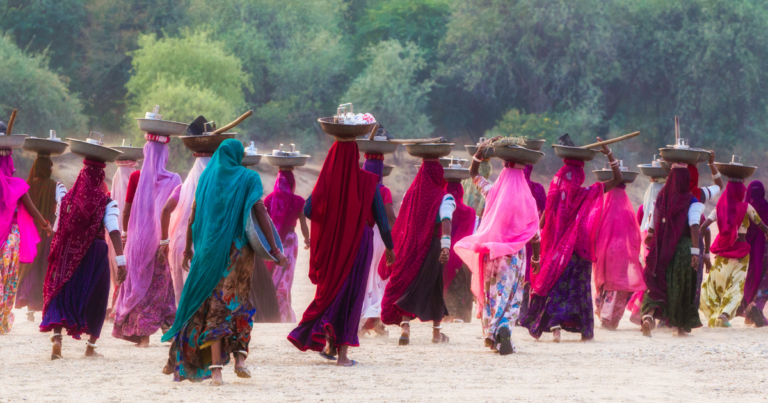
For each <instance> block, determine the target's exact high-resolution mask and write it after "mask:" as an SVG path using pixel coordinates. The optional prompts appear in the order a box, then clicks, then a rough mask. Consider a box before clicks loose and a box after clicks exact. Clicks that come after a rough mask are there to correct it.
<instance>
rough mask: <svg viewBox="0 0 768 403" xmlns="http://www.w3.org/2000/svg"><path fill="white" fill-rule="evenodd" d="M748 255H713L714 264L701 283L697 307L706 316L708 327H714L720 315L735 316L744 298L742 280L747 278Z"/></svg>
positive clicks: (730, 317)
mask: <svg viewBox="0 0 768 403" xmlns="http://www.w3.org/2000/svg"><path fill="white" fill-rule="evenodd" d="M748 268H749V255H747V256H744V257H743V258H741V259H728V258H724V257H721V256H715V264H713V265H712V269H711V270H710V271H709V275H707V277H705V279H704V283H703V284H702V285H701V304H700V305H699V308H700V309H701V311H702V312H703V313H704V316H705V317H706V318H707V322H708V325H709V327H715V321H716V320H717V318H718V317H719V316H720V315H725V316H727V317H728V319H732V318H733V317H734V316H736V310H738V309H739V306H740V305H741V299H742V298H744V281H746V279H747V269H748Z"/></svg>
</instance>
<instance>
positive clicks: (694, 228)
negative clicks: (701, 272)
mask: <svg viewBox="0 0 768 403" xmlns="http://www.w3.org/2000/svg"><path fill="white" fill-rule="evenodd" d="M691 248H692V249H699V225H698V224H696V225H691ZM691 267H693V270H698V268H699V254H698V253H693V252H691Z"/></svg>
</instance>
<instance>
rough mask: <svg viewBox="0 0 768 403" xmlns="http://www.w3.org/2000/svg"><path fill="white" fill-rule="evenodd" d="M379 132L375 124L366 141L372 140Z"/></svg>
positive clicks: (377, 125)
mask: <svg viewBox="0 0 768 403" xmlns="http://www.w3.org/2000/svg"><path fill="white" fill-rule="evenodd" d="M378 131H379V124H378V123H376V124H375V125H373V129H371V134H369V135H368V140H373V138H374V137H376V132H378Z"/></svg>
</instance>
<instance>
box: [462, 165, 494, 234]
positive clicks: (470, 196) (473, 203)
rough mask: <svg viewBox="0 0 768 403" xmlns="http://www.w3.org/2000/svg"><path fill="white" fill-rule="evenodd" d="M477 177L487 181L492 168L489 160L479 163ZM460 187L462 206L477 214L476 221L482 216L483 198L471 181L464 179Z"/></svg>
mask: <svg viewBox="0 0 768 403" xmlns="http://www.w3.org/2000/svg"><path fill="white" fill-rule="evenodd" d="M477 172H478V175H480V176H482V177H483V178H485V180H487V181H489V180H490V179H491V174H492V173H493V167H492V166H491V160H490V159H488V158H485V159H483V160H482V162H480V167H479V168H478V169H477ZM461 186H462V187H463V188H464V204H466V205H467V206H469V207H471V208H472V209H474V210H475V214H477V220H478V221H479V220H480V217H482V216H483V210H484V209H485V197H483V195H482V194H481V193H480V192H479V191H478V190H477V186H475V183H474V182H473V181H472V179H465V180H464V181H463V182H461Z"/></svg>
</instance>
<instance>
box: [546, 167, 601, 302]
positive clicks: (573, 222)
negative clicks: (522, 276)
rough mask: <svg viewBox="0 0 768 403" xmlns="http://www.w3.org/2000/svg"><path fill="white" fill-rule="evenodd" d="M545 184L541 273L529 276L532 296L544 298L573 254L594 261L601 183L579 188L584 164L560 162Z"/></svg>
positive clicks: (582, 181) (599, 213)
mask: <svg viewBox="0 0 768 403" xmlns="http://www.w3.org/2000/svg"><path fill="white" fill-rule="evenodd" d="M564 162H565V165H563V167H562V168H560V170H559V171H557V174H556V175H555V177H554V178H553V179H552V183H550V185H549V193H547V207H546V209H545V210H544V217H545V218H544V220H545V221H544V228H543V229H542V239H541V256H542V257H541V258H542V262H541V265H542V267H541V271H539V273H538V274H533V273H531V287H532V289H533V291H534V292H535V293H536V295H542V296H543V295H548V294H549V291H550V290H551V289H552V287H553V286H554V285H555V283H557V280H558V279H560V276H561V275H562V274H563V271H565V268H566V266H568V263H569V262H570V260H571V257H572V255H573V253H574V252H575V253H576V254H577V255H578V256H579V257H581V258H582V259H587V260H589V261H592V262H594V261H595V240H596V238H597V229H598V225H599V223H600V220H601V217H602V213H603V184H602V183H600V182H598V183H595V184H594V185H592V186H590V187H587V188H582V187H581V185H582V184H583V183H584V162H583V161H575V160H564Z"/></svg>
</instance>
